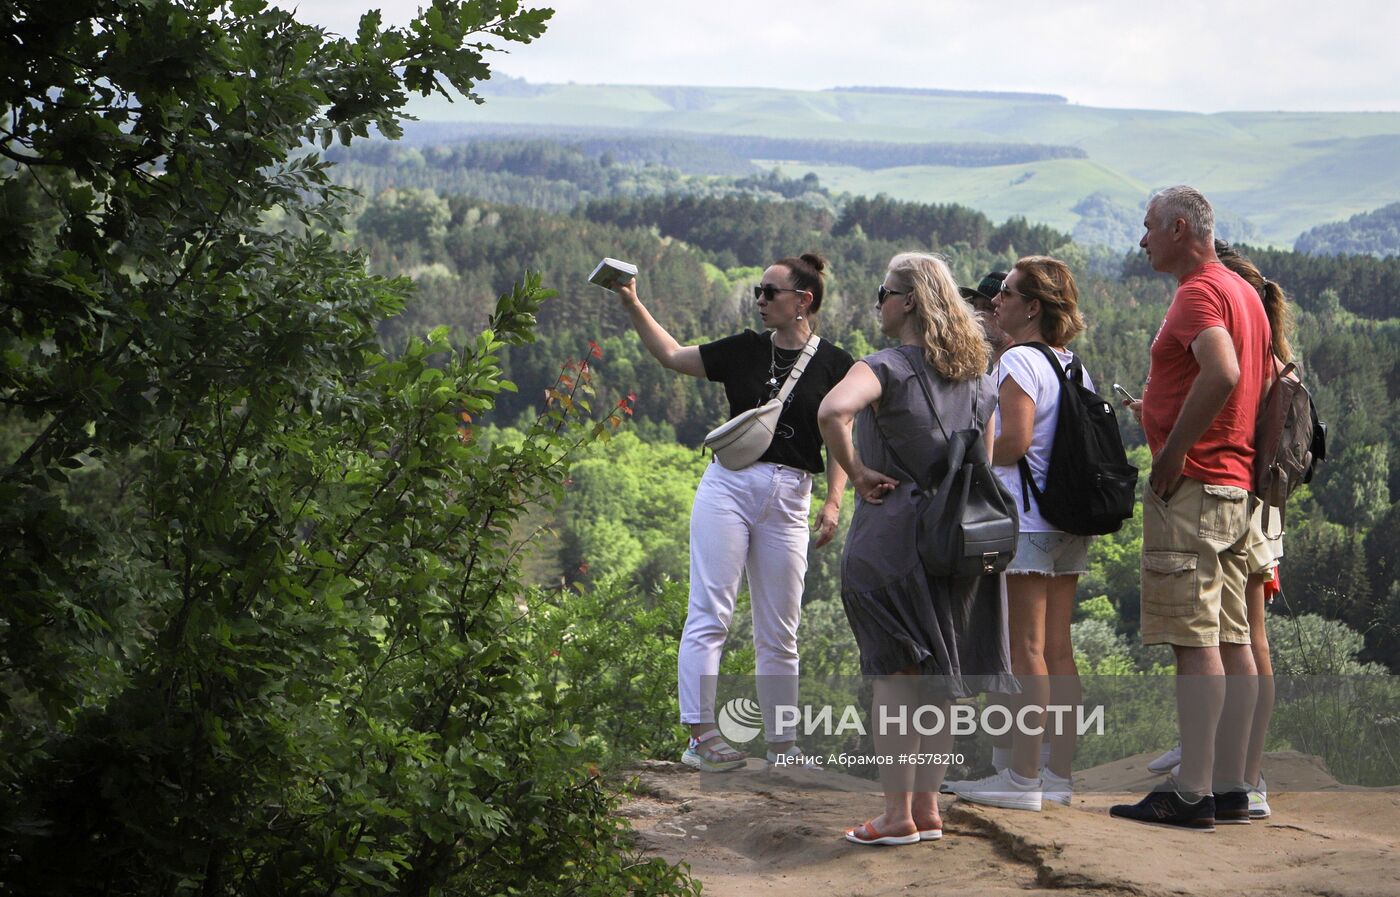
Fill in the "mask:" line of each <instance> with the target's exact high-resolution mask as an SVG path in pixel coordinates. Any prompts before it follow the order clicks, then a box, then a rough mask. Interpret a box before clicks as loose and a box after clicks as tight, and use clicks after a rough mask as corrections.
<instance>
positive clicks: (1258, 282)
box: [1215, 240, 1293, 362]
mask: <svg viewBox="0 0 1400 897" xmlns="http://www.w3.org/2000/svg"><path fill="white" fill-rule="evenodd" d="M1215 255H1216V258H1218V259H1220V263H1221V264H1222V265H1224V266H1225V267H1227V268H1229V269H1230V270H1231V271H1234V272H1235V273H1236V274H1238V275H1239V276H1240V277H1242V278H1243V279H1244V281H1245V283H1248V284H1249V285H1250V286H1252V287H1254V291H1255V292H1256V293H1258V294H1259V299H1260V300H1261V301H1262V302H1263V303H1264V314H1265V315H1267V316H1268V318H1269V330H1270V331H1271V332H1272V333H1273V339H1274V354H1275V355H1277V356H1278V357H1279V358H1280V359H1281V360H1283V361H1285V362H1288V361H1292V360H1293V346H1292V344H1291V343H1290V342H1289V337H1290V336H1291V335H1292V334H1293V306H1292V304H1291V303H1290V302H1289V301H1288V296H1287V295H1286V294H1285V293H1284V292H1283V287H1281V286H1279V285H1278V284H1277V283H1275V282H1274V281H1272V280H1269V279H1268V278H1266V277H1265V276H1264V275H1263V274H1261V273H1260V272H1259V268H1258V267H1257V266H1256V265H1255V264H1254V262H1252V261H1250V260H1249V259H1248V258H1247V257H1245V256H1243V255H1241V254H1240V251H1239V250H1238V249H1236V248H1235V247H1233V246H1231V245H1230V244H1229V243H1226V242H1225V241H1224V240H1216V241H1215Z"/></svg>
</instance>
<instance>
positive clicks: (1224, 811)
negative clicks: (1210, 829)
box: [1215, 791, 1249, 825]
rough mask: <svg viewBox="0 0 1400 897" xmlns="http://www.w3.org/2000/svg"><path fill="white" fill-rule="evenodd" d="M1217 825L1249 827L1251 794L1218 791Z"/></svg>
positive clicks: (1216, 801)
mask: <svg viewBox="0 0 1400 897" xmlns="http://www.w3.org/2000/svg"><path fill="white" fill-rule="evenodd" d="M1215 824H1216V825H1249V792H1248V791H1217V792H1216V793H1215Z"/></svg>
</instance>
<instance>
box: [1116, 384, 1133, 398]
mask: <svg viewBox="0 0 1400 897" xmlns="http://www.w3.org/2000/svg"><path fill="white" fill-rule="evenodd" d="M1113 391H1114V392H1116V393H1118V395H1119V396H1120V397H1122V398H1123V399H1124V400H1126V401H1129V402H1136V401H1137V399H1135V398H1133V394H1132V393H1130V392H1128V391H1127V390H1126V389H1124V388H1123V384H1121V383H1115V384H1113Z"/></svg>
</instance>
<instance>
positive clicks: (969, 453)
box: [875, 352, 1020, 577]
mask: <svg viewBox="0 0 1400 897" xmlns="http://www.w3.org/2000/svg"><path fill="white" fill-rule="evenodd" d="M906 357H907V353H906ZM910 364H911V366H912V367H913V368H914V379H915V380H917V381H918V383H919V388H920V389H921V390H923V393H924V398H925V399H926V400H927V401H928V407H929V411H930V412H931V413H932V415H933V421H934V423H936V424H937V425H938V430H939V432H940V434H941V435H942V436H943V440H944V442H945V443H946V444H947V446H948V457H947V459H946V462H945V463H946V466H945V467H944V469H943V473H942V474H941V475H938V474H935V481H934V482H932V483H929V484H928V485H924V483H923V482H922V481H921V480H920V479H919V478H918V477H917V476H915V475H914V471H915V470H916V468H913V467H910V466H909V465H907V464H905V463H904V462H903V461H902V460H901V459H900V457H899V455H898V454H897V453H896V452H895V450H894V446H893V445H891V444H890V441H889V439H888V438H887V437H886V436H885V433H884V430H883V429H881V427H880V422H879V420H878V418H877V419H876V421H875V431H876V432H877V433H879V434H880V439H881V440H883V441H884V443H885V448H886V450H887V451H888V452H889V453H890V457H892V458H893V459H894V461H895V463H896V464H898V465H899V467H900V469H901V470H903V471H904V472H905V474H906V475H907V476H908V477H909V478H910V479H911V480H913V481H914V483H915V485H916V486H917V489H918V491H916V492H915V495H916V496H917V500H918V503H917V506H916V514H917V522H916V528H915V531H914V545H915V549H916V550H917V551H918V553H919V560H920V561H922V563H923V567H924V572H925V573H927V574H928V575H929V576H936V577H945V576H990V575H992V574H996V573H1000V572H1002V571H1003V570H1005V569H1006V567H1007V565H1008V564H1010V563H1011V559H1012V557H1013V556H1014V555H1015V554H1016V537H1017V536H1018V535H1019V534H1020V519H1019V517H1018V516H1017V514H1016V499H1015V498H1014V497H1013V496H1012V495H1011V493H1010V492H1009V491H1008V490H1007V488H1006V487H1005V486H1004V485H1002V482H1001V480H1000V479H999V478H998V477H997V475H996V473H995V472H993V471H992V468H991V465H990V464H988V463H987V448H986V443H985V442H983V441H982V431H981V430H980V429H978V427H977V425H976V422H977V420H978V413H977V391H978V390H977V384H976V383H973V384H971V386H972V420H973V426H971V427H969V428H967V429H965V430H954V431H953V432H952V433H949V432H948V431H947V430H945V429H944V428H943V420H942V418H941V417H940V416H939V414H938V406H937V405H936V404H935V403H934V401H933V393H932V392H931V391H930V390H929V387H928V383H927V382H925V380H924V361H923V353H922V352H920V353H919V355H918V358H915V359H910Z"/></svg>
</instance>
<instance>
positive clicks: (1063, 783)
mask: <svg viewBox="0 0 1400 897" xmlns="http://www.w3.org/2000/svg"><path fill="white" fill-rule="evenodd" d="M1040 787H1041V794H1042V796H1043V797H1044V799H1045V800H1048V801H1050V803H1052V804H1059V805H1060V806H1062V807H1068V806H1069V805H1070V802H1071V801H1072V800H1073V798H1074V779H1073V777H1071V778H1068V779H1063V778H1060V777H1059V776H1057V775H1055V774H1054V773H1053V772H1051V771H1050V770H1048V769H1042V770H1041V771H1040Z"/></svg>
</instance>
